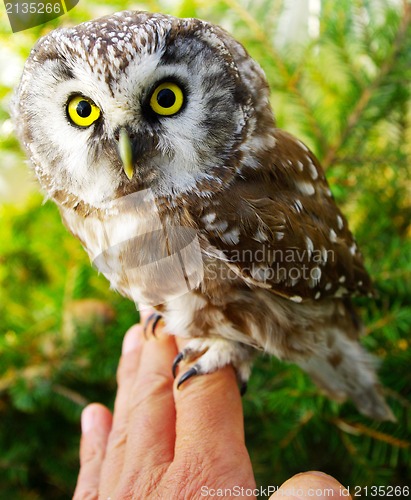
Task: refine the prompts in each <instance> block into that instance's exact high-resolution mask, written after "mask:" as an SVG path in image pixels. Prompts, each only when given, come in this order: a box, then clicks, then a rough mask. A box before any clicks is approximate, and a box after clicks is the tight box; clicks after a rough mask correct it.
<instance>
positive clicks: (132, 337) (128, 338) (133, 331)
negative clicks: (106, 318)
mask: <svg viewBox="0 0 411 500" xmlns="http://www.w3.org/2000/svg"><path fill="white" fill-rule="evenodd" d="M140 345H141V326H140V325H135V326H133V327H131V328H130V330H128V332H127V333H126V334H125V336H124V340H123V347H122V351H121V352H122V354H127V353H129V352H131V351H135V350H136V349H138V348H139V346H140Z"/></svg>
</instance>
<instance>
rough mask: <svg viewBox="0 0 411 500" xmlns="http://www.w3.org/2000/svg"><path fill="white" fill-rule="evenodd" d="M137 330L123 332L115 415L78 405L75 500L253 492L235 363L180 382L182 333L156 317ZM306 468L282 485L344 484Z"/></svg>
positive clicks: (338, 488) (98, 407) (339, 488)
mask: <svg viewBox="0 0 411 500" xmlns="http://www.w3.org/2000/svg"><path fill="white" fill-rule="evenodd" d="M142 330H143V327H142V326H141V325H135V326H134V327H132V328H131V329H130V330H129V331H128V332H127V334H126V336H125V338H124V342H123V352H122V356H121V359H120V364H119V368H118V373H117V379H118V391H117V397H116V402H115V406H114V413H113V416H112V415H111V413H110V411H109V410H108V409H107V408H105V407H104V406H102V405H99V404H91V405H89V406H88V407H86V408H85V410H84V411H83V414H82V438H81V445H80V473H79V477H78V482H77V487H76V490H75V493H74V500H85V499H87V500H90V499H97V498H101V499H111V500H114V499H121V500H123V499H133V498H138V499H142V498H144V499H146V498H147V499H149V498H159V499H195V498H206V497H207V496H209V497H212V496H217V493H216V492H217V491H218V490H219V489H221V490H222V491H224V490H225V491H226V492H229V491H230V490H231V491H232V492H235V491H237V492H243V493H244V494H243V495H242V496H243V497H246V498H255V495H254V490H255V487H256V486H255V480H254V475H253V471H252V467H251V463H250V459H249V456H248V452H247V449H246V447H245V442H244V429H243V414H242V406H241V397H240V394H239V390H238V387H237V381H236V377H235V373H234V370H233V369H232V368H231V367H226V368H224V369H222V370H219V371H218V372H215V373H212V374H209V375H207V376H201V377H196V378H195V380H193V381H187V383H186V384H185V385H184V389H183V390H177V389H176V387H175V384H174V379H173V377H172V375H171V369H170V367H171V365H172V362H173V359H174V357H175V356H176V354H177V352H178V350H179V348H180V349H181V347H182V344H181V340H179V339H176V338H174V337H173V336H170V335H167V334H166V333H165V332H164V329H163V327H162V325H161V324H159V325H158V326H157V328H156V338H149V339H144V336H143V334H142ZM308 474H309V476H305V475H304V474H302V475H299V476H295V477H294V478H292V479H291V480H290V481H294V482H292V483H290V482H287V483H286V484H285V485H284V486H287V492H290V493H293V492H297V493H298V488H304V487H308V486H307V485H309V487H310V488H315V487H316V484H317V485H319V484H320V483H321V486H318V488H320V487H321V488H324V487H325V486H324V485H327V484H328V487H329V488H334V489H335V490H336V491H337V492H338V491H342V490H343V488H342V486H341V485H340V484H339V483H338V482H337V481H336V480H335V479H333V478H331V477H329V476H324V475H321V476H315V474H316V473H314V476H313V475H312V473H308ZM313 477H314V479H313ZM324 478H326V479H324ZM295 481H296V482H295ZM291 487H292V488H293V489H291ZM213 492H214V495H213ZM275 495H280V492H277V493H276V494H275ZM275 495H273V496H272V498H277V497H276V496H275ZM225 496H228V494H227V495H225ZM237 496H238V495H237ZM280 497H281V498H283V499H286V498H297V497H295V496H284V495H280ZM311 498H312V496H311ZM317 498H318V497H317ZM334 498H340V497H339V496H338V495H337V494H334ZM341 498H343V497H341ZM344 498H347V496H344Z"/></svg>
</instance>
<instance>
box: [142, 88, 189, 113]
mask: <svg viewBox="0 0 411 500" xmlns="http://www.w3.org/2000/svg"><path fill="white" fill-rule="evenodd" d="M183 104H184V95H183V91H182V90H181V88H180V87H179V86H178V85H176V84H175V83H172V82H164V83H162V84H160V85H159V86H158V87H157V88H156V89H155V91H154V92H153V95H152V96H151V99H150V106H151V109H152V110H153V111H154V112H155V113H157V114H158V115H161V116H171V115H175V114H176V113H178V112H179V111H180V109H181V108H182V107H183Z"/></svg>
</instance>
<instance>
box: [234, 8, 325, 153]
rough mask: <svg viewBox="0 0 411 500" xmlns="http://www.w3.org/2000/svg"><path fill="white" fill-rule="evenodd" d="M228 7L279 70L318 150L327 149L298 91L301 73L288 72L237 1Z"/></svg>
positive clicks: (268, 41) (250, 16)
mask: <svg viewBox="0 0 411 500" xmlns="http://www.w3.org/2000/svg"><path fill="white" fill-rule="evenodd" d="M224 2H225V3H226V4H227V6H228V7H230V8H231V9H233V10H234V11H236V12H237V13H238V15H239V16H240V18H241V19H242V20H243V21H244V22H245V23H246V24H247V26H248V27H249V28H250V31H251V32H252V33H254V36H255V38H256V39H257V40H258V41H259V42H260V43H261V44H262V46H263V47H264V48H265V49H266V51H267V53H268V54H270V56H271V58H272V60H273V61H274V63H275V65H276V67H277V68H278V70H279V73H280V76H281V78H282V80H283V81H284V85H285V89H284V90H285V91H287V92H289V93H291V94H292V95H294V97H296V99H297V101H298V103H299V104H300V106H301V108H302V109H303V110H304V112H305V117H306V119H307V120H308V122H309V124H310V127H311V130H312V132H313V133H314V136H315V137H316V139H317V141H318V144H319V146H320V148H322V149H323V150H324V151H325V150H326V147H327V140H326V137H325V136H324V134H323V132H322V130H321V127H320V125H319V123H318V121H317V120H316V119H315V118H314V113H313V109H312V107H311V105H310V104H309V103H308V102H307V100H306V98H305V97H304V95H303V94H302V92H301V91H300V89H299V87H298V85H299V83H300V81H301V77H302V71H301V70H298V71H296V72H295V73H294V74H293V73H291V72H290V70H289V69H288V68H287V66H286V65H285V64H284V61H283V59H282V58H281V56H280V55H279V54H278V52H277V51H276V50H275V49H274V47H273V44H272V43H271V41H270V40H269V38H268V36H267V34H266V32H265V31H264V30H263V29H262V28H261V23H258V22H257V21H256V19H255V18H254V17H253V16H252V15H251V14H250V13H249V12H248V10H246V9H245V8H244V7H243V6H242V5H240V4H239V2H238V1H237V0H224Z"/></svg>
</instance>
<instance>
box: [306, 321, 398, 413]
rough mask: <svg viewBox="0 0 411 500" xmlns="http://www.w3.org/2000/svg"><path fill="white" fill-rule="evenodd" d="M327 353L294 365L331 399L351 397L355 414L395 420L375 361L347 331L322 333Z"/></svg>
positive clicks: (314, 354) (336, 328)
mask: <svg viewBox="0 0 411 500" xmlns="http://www.w3.org/2000/svg"><path fill="white" fill-rule="evenodd" d="M324 340H325V342H324V344H323V345H324V346H326V347H325V349H326V351H327V352H324V351H322V352H318V353H312V354H311V355H310V356H309V357H308V358H306V359H304V360H301V359H300V360H298V361H297V364H298V365H299V366H300V367H301V368H303V369H304V370H305V371H306V372H307V373H308V374H309V375H310V376H311V377H312V379H313V380H314V382H315V383H316V384H317V385H318V386H320V387H321V388H322V389H324V390H325V392H326V393H327V395H328V396H329V397H330V398H332V399H337V400H339V401H343V400H345V399H346V398H347V397H349V398H351V399H352V400H353V402H354V403H355V405H356V406H357V408H358V411H360V412H361V413H363V414H364V415H366V416H368V417H370V418H373V419H375V420H390V421H392V422H395V421H396V418H395V416H394V414H393V413H392V411H391V409H390V408H389V407H388V405H387V403H386V402H385V399H384V397H383V395H382V394H381V386H380V384H379V382H378V378H377V375H376V365H377V362H376V361H375V360H374V358H373V357H372V356H371V355H370V354H369V353H367V352H366V351H365V350H364V349H363V348H362V347H361V345H360V344H359V342H358V340H357V339H355V338H350V337H348V336H347V331H346V330H342V329H339V328H338V325H335V326H333V327H331V328H328V329H327V331H325V332H324Z"/></svg>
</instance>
